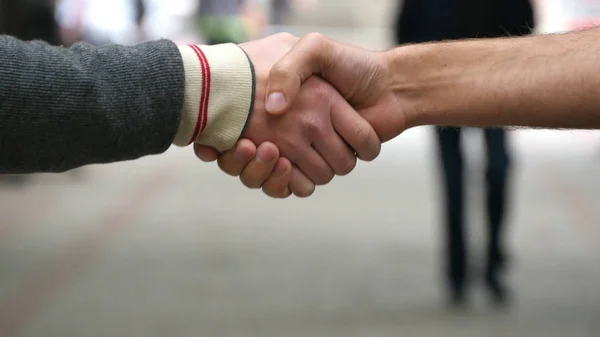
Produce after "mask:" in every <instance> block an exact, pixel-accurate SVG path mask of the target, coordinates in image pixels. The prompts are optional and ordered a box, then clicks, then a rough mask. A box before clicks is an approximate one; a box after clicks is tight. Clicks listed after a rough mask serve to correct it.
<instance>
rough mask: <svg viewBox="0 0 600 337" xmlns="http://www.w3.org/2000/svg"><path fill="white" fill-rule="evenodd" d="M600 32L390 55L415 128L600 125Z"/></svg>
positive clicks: (435, 46) (464, 44)
mask: <svg viewBox="0 0 600 337" xmlns="http://www.w3.org/2000/svg"><path fill="white" fill-rule="evenodd" d="M598 41H600V29H594V30H589V31H585V32H578V33H570V34H565V35H551V36H534V37H525V38H510V39H494V40H471V41H462V42H448V43H434V44H423V45H412V46H406V47H401V48H398V49H396V50H393V51H390V52H388V59H389V60H390V64H391V72H392V73H393V74H394V81H393V83H394V84H393V85H394V93H395V94H396V96H397V97H398V98H399V100H400V101H401V102H402V103H404V108H405V109H406V111H405V112H406V114H407V117H408V119H409V121H408V122H409V124H410V125H411V126H416V125H460V126H478V127H494V126H528V127H545V128H600V60H599V56H600V43H599V42H598Z"/></svg>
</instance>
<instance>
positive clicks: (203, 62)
mask: <svg viewBox="0 0 600 337" xmlns="http://www.w3.org/2000/svg"><path fill="white" fill-rule="evenodd" d="M189 47H190V48H192V50H193V51H194V52H195V53H196V56H198V61H200V66H201V68H202V92H201V93H200V106H199V107H198V120H197V121H196V127H195V128H194V134H193V135H192V139H190V142H189V144H191V143H193V142H194V141H195V140H196V138H198V135H199V134H200V133H201V132H202V131H204V129H205V128H206V125H207V124H208V102H209V98H210V83H211V73H210V64H209V63H208V59H207V58H206V55H204V52H202V49H200V47H198V46H196V45H189ZM189 144H188V145H189Z"/></svg>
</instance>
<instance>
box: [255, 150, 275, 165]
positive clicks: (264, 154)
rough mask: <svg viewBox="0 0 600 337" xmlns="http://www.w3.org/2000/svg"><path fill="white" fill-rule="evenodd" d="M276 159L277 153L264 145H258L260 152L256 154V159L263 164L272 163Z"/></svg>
mask: <svg viewBox="0 0 600 337" xmlns="http://www.w3.org/2000/svg"><path fill="white" fill-rule="evenodd" d="M274 159H275V153H273V151H269V150H267V149H266V148H265V147H264V146H259V147H258V153H257V154H256V160H257V161H258V162H259V163H261V164H266V163H270V162H272V161H273V160H274Z"/></svg>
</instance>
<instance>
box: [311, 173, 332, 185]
mask: <svg viewBox="0 0 600 337" xmlns="http://www.w3.org/2000/svg"><path fill="white" fill-rule="evenodd" d="M334 177H335V173H334V172H333V171H332V170H327V171H323V172H320V173H319V174H317V175H316V176H315V179H314V182H315V184H317V185H326V184H329V183H330V182H331V181H332V180H333V178H334Z"/></svg>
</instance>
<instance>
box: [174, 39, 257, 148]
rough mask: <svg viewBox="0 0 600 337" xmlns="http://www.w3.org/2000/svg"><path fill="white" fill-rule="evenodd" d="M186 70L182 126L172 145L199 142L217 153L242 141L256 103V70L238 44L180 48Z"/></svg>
mask: <svg viewBox="0 0 600 337" xmlns="http://www.w3.org/2000/svg"><path fill="white" fill-rule="evenodd" d="M179 51H180V52H181V56H182V58H183V66H184V69H185V99H184V107H183V113H182V118H181V124H180V126H179V130H178V131H177V135H176V136H175V140H174V141H173V144H175V145H177V146H187V145H189V144H191V143H194V142H195V143H198V144H202V145H207V146H211V147H214V148H215V149H217V150H218V151H221V152H222V151H225V150H229V149H231V148H232V147H233V146H234V145H235V142H236V141H237V140H238V139H239V137H240V136H241V134H242V131H243V129H244V127H245V125H246V121H247V119H248V116H249V115H250V113H251V110H252V107H253V101H254V94H255V93H254V90H255V88H254V71H253V67H252V63H251V62H250V60H249V58H248V57H247V56H246V53H245V52H244V51H243V50H242V49H241V48H240V47H238V46H237V45H235V44H222V45H217V46H196V45H190V46H180V47H179Z"/></svg>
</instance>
